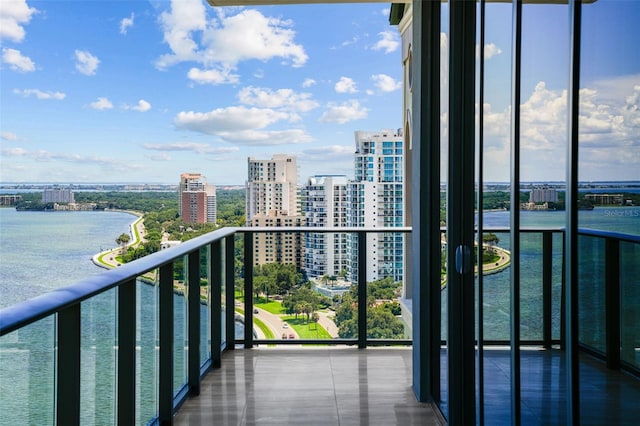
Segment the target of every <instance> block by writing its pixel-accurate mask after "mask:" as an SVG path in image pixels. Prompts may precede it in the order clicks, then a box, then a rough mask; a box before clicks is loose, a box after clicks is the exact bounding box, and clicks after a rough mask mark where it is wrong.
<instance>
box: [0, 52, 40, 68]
mask: <svg viewBox="0 0 640 426" xmlns="http://www.w3.org/2000/svg"><path fill="white" fill-rule="evenodd" d="M2 62H4V63H5V64H9V67H10V68H11V69H12V70H14V71H21V72H31V71H35V69H36V65H35V64H34V63H33V61H32V60H31V59H30V58H29V57H27V56H24V55H23V54H22V53H20V51H19V50H16V49H10V48H8V47H4V48H2Z"/></svg>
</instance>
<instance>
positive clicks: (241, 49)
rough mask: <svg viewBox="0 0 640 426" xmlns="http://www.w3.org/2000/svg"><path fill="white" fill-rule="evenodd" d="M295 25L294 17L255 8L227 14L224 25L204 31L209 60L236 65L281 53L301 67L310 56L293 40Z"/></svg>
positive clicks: (281, 56)
mask: <svg viewBox="0 0 640 426" xmlns="http://www.w3.org/2000/svg"><path fill="white" fill-rule="evenodd" d="M291 25H292V23H291V22H290V21H285V20H282V19H278V18H268V17H266V16H264V15H263V14H261V13H260V12H258V11H257V10H251V9H249V10H243V11H241V12H240V13H238V14H237V15H234V16H229V17H225V18H224V19H222V21H221V22H220V27H217V28H210V29H209V30H208V31H206V32H205V34H204V35H203V43H204V44H205V45H206V53H205V60H207V61H220V62H222V63H225V64H229V65H231V66H235V65H236V64H237V63H238V62H240V61H244V60H249V59H258V60H262V61H267V60H269V59H272V58H274V57H280V58H284V59H287V60H289V61H291V65H292V66H293V67H301V66H303V65H304V64H305V63H306V62H307V59H308V56H307V54H306V53H305V52H304V48H303V47H302V46H301V45H299V44H296V43H295V42H294V41H293V39H294V37H295V32H294V31H293V30H292V29H290V27H291Z"/></svg>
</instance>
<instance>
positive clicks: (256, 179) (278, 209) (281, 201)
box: [246, 154, 303, 268]
mask: <svg viewBox="0 0 640 426" xmlns="http://www.w3.org/2000/svg"><path fill="white" fill-rule="evenodd" d="M302 220H303V217H302V216H301V215H300V205H299V200H298V167H297V164H296V157H293V156H290V155H285V154H276V155H274V156H273V157H272V158H271V159H270V160H257V159H255V158H251V157H249V159H248V176H247V182H246V224H247V226H268V227H291V226H300V225H301V224H302ZM300 240H301V237H300V235H292V234H287V233H278V232H272V233H271V232H270V233H256V234H255V235H254V265H262V264H265V263H271V262H283V263H292V264H295V265H296V266H297V267H298V268H301V267H302V266H303V265H302V263H303V254H302V252H303V244H302V242H301V241H300Z"/></svg>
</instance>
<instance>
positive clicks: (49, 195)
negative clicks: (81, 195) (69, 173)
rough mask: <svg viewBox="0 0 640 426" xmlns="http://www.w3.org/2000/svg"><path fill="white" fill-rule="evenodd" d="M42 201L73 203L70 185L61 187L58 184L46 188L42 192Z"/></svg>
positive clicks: (73, 198) (73, 197)
mask: <svg viewBox="0 0 640 426" xmlns="http://www.w3.org/2000/svg"><path fill="white" fill-rule="evenodd" d="M42 202H43V203H75V202H76V201H75V196H74V195H73V190H72V189H71V187H68V188H62V187H60V186H57V185H56V186H54V187H52V188H46V189H45V190H44V191H43V192H42Z"/></svg>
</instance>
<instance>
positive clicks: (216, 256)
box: [209, 240, 224, 368]
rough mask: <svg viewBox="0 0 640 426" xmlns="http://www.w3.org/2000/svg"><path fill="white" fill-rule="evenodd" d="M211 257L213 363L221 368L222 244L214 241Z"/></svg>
mask: <svg viewBox="0 0 640 426" xmlns="http://www.w3.org/2000/svg"><path fill="white" fill-rule="evenodd" d="M209 247H210V258H209V315H210V318H209V324H210V325H211V365H212V366H213V367H214V368H219V367H220V363H221V360H222V283H223V282H224V268H223V267H222V244H221V242H220V241H219V240H218V241H214V242H213V243H211V245H210V246H209Z"/></svg>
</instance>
